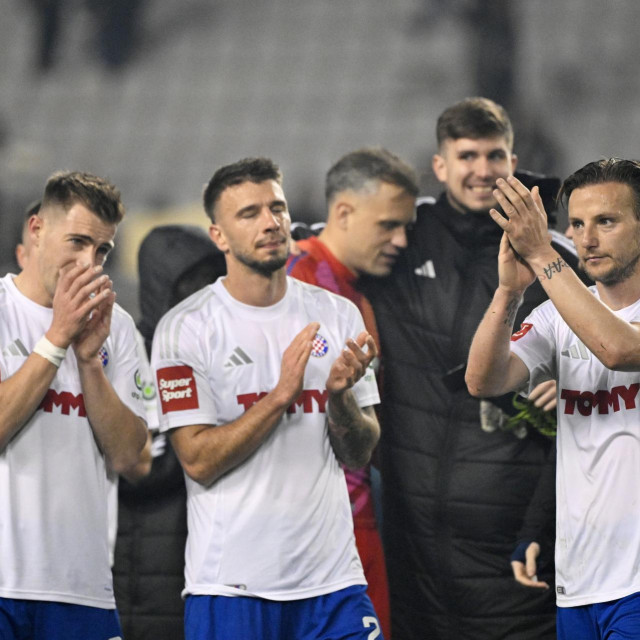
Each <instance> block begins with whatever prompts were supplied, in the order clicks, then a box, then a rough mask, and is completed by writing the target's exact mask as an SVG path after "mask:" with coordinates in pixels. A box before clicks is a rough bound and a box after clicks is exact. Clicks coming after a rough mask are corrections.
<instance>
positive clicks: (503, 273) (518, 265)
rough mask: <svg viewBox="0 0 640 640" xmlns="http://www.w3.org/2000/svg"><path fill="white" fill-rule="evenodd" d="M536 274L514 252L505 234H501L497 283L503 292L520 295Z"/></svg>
mask: <svg viewBox="0 0 640 640" xmlns="http://www.w3.org/2000/svg"><path fill="white" fill-rule="evenodd" d="M535 279H536V274H535V273H534V272H533V270H532V269H531V267H529V265H528V264H527V263H526V262H524V261H523V260H522V259H521V258H520V257H519V256H518V254H516V252H515V251H514V249H513V247H512V246H511V243H510V242H509V236H508V234H507V232H506V231H505V233H503V234H502V239H501V240H500V251H499V252H498V281H499V285H500V287H501V288H502V289H504V290H505V291H508V292H510V293H517V294H521V293H522V292H523V291H524V290H525V289H526V288H527V287H528V286H529V285H530V284H531V283H532V282H533V281H534V280H535Z"/></svg>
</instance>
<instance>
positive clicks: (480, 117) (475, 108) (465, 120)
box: [436, 98, 513, 149]
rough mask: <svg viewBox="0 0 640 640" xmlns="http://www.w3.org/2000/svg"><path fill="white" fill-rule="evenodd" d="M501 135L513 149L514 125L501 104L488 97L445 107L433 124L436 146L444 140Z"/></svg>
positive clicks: (473, 138) (466, 99)
mask: <svg viewBox="0 0 640 640" xmlns="http://www.w3.org/2000/svg"><path fill="white" fill-rule="evenodd" d="M498 136H503V137H504V138H505V140H506V141H507V145H508V146H509V148H510V149H512V148H513V127H512V126H511V120H509V116H508V114H507V112H506V111H505V109H504V107H502V106H500V105H499V104H497V103H495V102H494V101H493V100H489V99H488V98H465V99H464V100H461V101H460V102H457V103H456V104H454V105H452V106H450V107H448V108H447V109H445V110H444V111H443V112H442V114H440V117H439V118H438V123H437V125H436V137H437V139H438V147H442V144H443V143H444V141H445V140H458V139H460V138H470V139H471V140H478V139H479V138H496V137H498Z"/></svg>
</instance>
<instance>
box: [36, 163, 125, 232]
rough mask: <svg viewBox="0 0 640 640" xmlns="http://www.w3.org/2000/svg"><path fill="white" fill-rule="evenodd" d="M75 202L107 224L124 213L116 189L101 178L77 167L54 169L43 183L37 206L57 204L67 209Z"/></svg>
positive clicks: (116, 219) (114, 222)
mask: <svg viewBox="0 0 640 640" xmlns="http://www.w3.org/2000/svg"><path fill="white" fill-rule="evenodd" d="M78 203H80V204H83V205H84V206H85V207H87V209H89V211H91V212H92V213H94V214H95V215H96V216H98V218H100V220H102V221H103V222H107V223H109V224H118V223H119V222H120V221H121V220H122V218H123V217H124V206H123V204H122V202H121V200H120V191H119V190H118V189H117V188H116V187H115V186H114V185H112V184H111V183H110V182H109V181H107V180H105V179H104V178H99V177H98V176H94V175H92V174H91V173H83V172H81V171H60V172H57V173H54V174H53V175H52V176H51V177H50V178H49V179H48V180H47V184H46V185H45V188H44V195H43V196H42V203H41V205H40V210H44V209H46V208H47V207H48V206H56V205H57V206H61V207H63V208H64V210H65V211H69V209H71V207H73V205H74V204H78Z"/></svg>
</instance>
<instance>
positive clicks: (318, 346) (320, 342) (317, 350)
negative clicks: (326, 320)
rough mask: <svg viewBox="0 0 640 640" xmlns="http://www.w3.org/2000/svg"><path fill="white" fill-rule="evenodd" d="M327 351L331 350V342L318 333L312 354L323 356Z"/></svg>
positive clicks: (315, 356)
mask: <svg viewBox="0 0 640 640" xmlns="http://www.w3.org/2000/svg"><path fill="white" fill-rule="evenodd" d="M327 351H329V344H328V343H327V341H326V340H325V339H324V338H323V337H322V336H321V335H320V334H319V333H316V337H315V338H314V339H313V344H312V346H311V355H312V356H313V357H314V358H322V356H324V355H325V354H326V353H327Z"/></svg>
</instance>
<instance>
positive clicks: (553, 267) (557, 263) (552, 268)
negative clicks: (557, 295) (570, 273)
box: [540, 258, 569, 280]
mask: <svg viewBox="0 0 640 640" xmlns="http://www.w3.org/2000/svg"><path fill="white" fill-rule="evenodd" d="M567 267H569V265H568V264H567V263H566V262H565V261H564V260H563V259H562V258H558V259H557V260H554V261H553V262H550V263H549V264H548V265H547V266H546V267H543V269H542V270H543V272H544V273H543V274H541V275H540V280H551V278H552V277H553V274H554V273H560V272H561V271H562V270H563V269H566V268H567Z"/></svg>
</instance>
